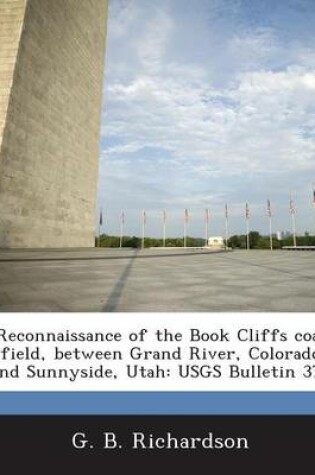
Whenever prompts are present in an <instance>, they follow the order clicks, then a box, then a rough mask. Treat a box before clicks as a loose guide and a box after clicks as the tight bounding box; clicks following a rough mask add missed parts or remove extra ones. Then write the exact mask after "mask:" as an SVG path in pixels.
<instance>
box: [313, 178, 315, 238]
mask: <svg viewBox="0 0 315 475" xmlns="http://www.w3.org/2000/svg"><path fill="white" fill-rule="evenodd" d="M313 208H314V230H313V236H315V182H313Z"/></svg>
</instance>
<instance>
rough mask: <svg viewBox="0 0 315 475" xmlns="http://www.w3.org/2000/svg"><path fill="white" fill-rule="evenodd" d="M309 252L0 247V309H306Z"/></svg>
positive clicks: (311, 295)
mask: <svg viewBox="0 0 315 475" xmlns="http://www.w3.org/2000/svg"><path fill="white" fill-rule="evenodd" d="M314 264H315V252H307V251H298V252H294V251H273V252H271V251H254V250H250V251H231V252H209V251H205V250H197V249H196V250H195V249H187V250H183V249H182V250H180V249H178V250H175V249H174V250H161V249H160V250H157V249H152V250H144V251H141V250H131V249H122V250H120V249H82V250H42V251H35V250H34V251H32V250H30V251H22V250H8V251H6V250H2V251H0V311H1V312H40V311H41V312H46V311H47V312H48V311H52V312H188V311H189V312H194V311H195V312H230V311H232V312H234V311H237V312H247V311H250V312H261V311H267V312H272V311H275V312H304V311H305V312H306V311H309V312H314V311H315V285H314V284H315V265H314Z"/></svg>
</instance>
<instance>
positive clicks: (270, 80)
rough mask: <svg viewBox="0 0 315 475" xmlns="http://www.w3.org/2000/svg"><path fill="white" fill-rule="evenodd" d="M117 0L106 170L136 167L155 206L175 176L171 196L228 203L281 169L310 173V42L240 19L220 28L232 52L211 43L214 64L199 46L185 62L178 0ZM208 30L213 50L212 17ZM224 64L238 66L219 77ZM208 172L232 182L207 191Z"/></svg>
mask: <svg viewBox="0 0 315 475" xmlns="http://www.w3.org/2000/svg"><path fill="white" fill-rule="evenodd" d="M115 3H116V6H115V8H117V12H116V17H115V18H114V20H113V24H112V27H111V28H112V33H111V28H109V35H110V38H109V50H110V47H111V44H112V49H111V51H112V56H111V55H110V53H109V58H108V79H107V89H106V94H105V112H104V116H103V126H102V136H103V139H104V141H105V144H106V142H108V145H107V146H105V148H104V150H103V155H104V156H105V157H106V159H105V160H104V174H106V173H108V174H111V175H110V176H111V179H113V180H114V181H115V180H118V181H119V180H120V182H119V183H120V186H121V183H122V181H123V180H127V177H128V174H129V175H130V174H132V173H133V170H135V171H136V173H137V174H138V175H137V177H134V176H133V177H132V179H130V180H129V181H128V185H127V188H128V190H129V193H130V190H131V186H134V187H136V186H137V184H136V183H137V182H138V183H140V184H141V186H142V187H143V188H144V189H145V192H144V193H143V194H142V199H144V198H143V197H144V195H145V193H147V199H148V200H151V202H152V206H153V202H154V199H155V200H158V199H160V198H159V197H160V196H161V191H162V192H164V191H165V190H166V189H168V188H169V186H170V183H169V180H170V179H171V178H170V177H172V179H173V196H172V195H167V196H168V199H169V203H170V204H172V205H175V204H178V205H180V203H182V204H183V205H184V204H186V203H187V200H190V202H191V203H192V204H194V205H196V206H197V205H198V203H200V205H201V206H203V205H204V203H205V202H206V201H207V200H210V199H211V200H212V202H214V203H216V204H217V205H218V206H219V201H220V199H222V201H224V200H225V196H224V195H225V193H228V192H229V191H230V190H232V189H233V193H234V194H235V195H237V194H238V198H239V197H240V196H243V195H244V194H245V193H249V194H250V193H253V194H254V193H255V192H257V193H258V190H259V189H260V188H263V186H262V184H263V183H264V182H265V186H267V183H269V185H268V186H271V185H272V184H273V183H274V180H276V179H277V177H281V176H282V179H283V185H285V184H286V183H287V182H288V181H289V179H290V177H292V179H293V177H294V176H295V175H299V174H301V173H304V172H305V175H304V177H305V180H307V179H308V177H307V173H308V174H309V173H311V172H314V152H315V130H314V127H315V119H314V117H315V114H314V112H315V107H314V104H313V103H314V100H313V98H314V90H315V59H314V54H313V53H312V51H310V50H309V48H308V47H304V46H303V44H302V45H301V44H298V43H297V41H296V40H295V39H294V40H292V42H291V45H290V47H289V46H288V45H284V44H283V42H282V39H281V38H280V37H279V36H278V34H277V32H276V31H275V30H274V29H273V28H272V27H268V26H267V27H266V26H263V27H262V26H260V25H257V26H256V25H250V26H248V25H245V26H242V27H240V25H238V26H239V27H238V28H233V30H232V32H231V34H229V32H228V30H224V28H225V26H224V25H223V27H222V28H223V31H217V32H211V35H210V36H211V38H213V37H214V36H215V34H217V36H218V37H222V36H223V33H224V32H225V33H226V36H227V37H226V39H225V42H224V44H223V45H222V54H221V55H220V51H217V49H216V48H215V47H213V46H212V45H211V44H207V45H206V47H207V48H208V51H209V62H211V61H212V68H211V69H210V70H208V63H207V62H198V61H195V59H194V58H192V57H191V56H190V54H191V52H189V54H188V53H187V58H186V60H185V54H184V52H183V51H178V55H177V54H176V51H174V50H173V49H172V44H174V43H176V42H177V44H180V38H181V36H180V35H183V28H182V25H178V24H177V23H178V22H177V21H176V18H174V17H173V16H172V14H171V13H170V10H169V2H168V1H166V0H164V1H162V2H159V3H156V2H153V6H152V8H150V7H149V6H148V4H146V6H145V8H143V9H142V8H140V6H141V7H142V6H143V5H144V3H143V2H140V4H139V3H137V2H133V1H126V2H122V4H120V2H115ZM215 3H216V5H217V8H219V5H221V6H222V3H221V2H220V1H219V0H216V2H215ZM119 4H120V10H119V9H118V5H119ZM230 4H231V8H232V7H233V8H232V10H231V11H230V15H231V16H232V17H233V15H236V14H237V15H239V14H240V9H241V6H242V2H240V1H237V2H235V1H230V2H229V5H230ZM214 6H215V5H214ZM215 12H216V9H215V8H214V7H213V10H212V15H215ZM231 12H232V13H231ZM197 18H198V17H197ZM196 21H197V20H196ZM198 21H199V20H198ZM200 21H201V20H200ZM184 24H185V23H184ZM216 28H218V26H216ZM201 30H202V37H200V38H199V40H198V24H195V25H194V31H193V33H192V32H191V31H190V32H189V35H192V34H195V35H196V39H195V41H196V42H197V43H198V41H199V45H200V48H204V47H205V45H204V44H202V43H201V41H204V42H206V41H207V38H206V37H205V36H204V35H205V33H204V25H203V27H202V28H201ZM209 34H210V33H209ZM208 40H209V39H208ZM123 45H125V46H126V47H125V49H124V50H122V47H123ZM120 52H121V54H120ZM196 54H198V51H196ZM179 58H181V60H180V61H179ZM312 59H313V60H312ZM277 61H278V62H279V64H280V66H281V67H280V68H277V67H276V66H277ZM283 63H285V64H286V66H285V67H283ZM287 63H288V64H287ZM216 68H217V69H220V68H221V69H222V70H223V71H228V77H229V80H223V81H221V82H220V81H218V80H217V78H218V77H220V75H216V74H215V73H214V72H213V71H215V69H216ZM111 140H114V144H112V143H111ZM152 149H154V150H156V151H158V152H156V153H155V154H153V152H152ZM151 156H152V158H151ZM141 161H142V162H141ZM143 161H144V162H145V163H146V166H145V167H143V166H140V164H141V163H142V164H143V163H144V162H143ZM106 167H107V168H106ZM106 169H107V170H108V172H106ZM176 172H177V175H176ZM249 174H250V176H251V179H252V182H253V189H247V190H245V191H244V183H243V177H244V176H248V175H249ZM108 176H109V175H108ZM237 177H239V179H238V181H237V182H236V181H235V180H236V178H237ZM262 177H265V178H262ZM205 180H207V182H208V183H209V187H214V188H216V187H218V186H219V185H218V181H219V180H222V181H221V183H222V184H221V189H216V190H215V191H214V192H213V193H211V194H209V193H206V192H205V191H204V186H205V183H206V181H205ZM229 180H234V181H233V186H232V185H231V184H230V182H229ZM118 181H117V183H118ZM254 183H256V185H255V184H254ZM301 183H302V181H301ZM145 184H147V185H148V186H147V188H146V187H145ZM200 187H201V189H202V190H201V191H200ZM176 188H178V189H180V191H179V190H178V191H177V190H176ZM150 190H151V191H150ZM183 190H184V193H183ZM138 191H139V190H137V192H138ZM162 194H163V193H162ZM228 198H230V197H228ZM235 198H236V196H235ZM253 199H256V197H255V198H253ZM256 205H257V204H255V203H254V206H256ZM135 206H136V200H135Z"/></svg>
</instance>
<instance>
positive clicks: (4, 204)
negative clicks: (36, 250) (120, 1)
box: [0, 0, 108, 248]
mask: <svg viewBox="0 0 315 475" xmlns="http://www.w3.org/2000/svg"><path fill="white" fill-rule="evenodd" d="M107 8H108V0H0V248H30V247H42V248H45V247H91V246H94V227H95V207H96V195H97V182H98V166H99V165H98V158H99V128H100V116H101V103H102V83H103V67H104V65H103V63H104V55H105V41H106V23H107Z"/></svg>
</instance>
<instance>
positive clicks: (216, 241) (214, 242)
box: [208, 236, 225, 248]
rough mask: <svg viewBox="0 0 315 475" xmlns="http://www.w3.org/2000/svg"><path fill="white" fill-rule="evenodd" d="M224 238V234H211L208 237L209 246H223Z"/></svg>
mask: <svg viewBox="0 0 315 475" xmlns="http://www.w3.org/2000/svg"><path fill="white" fill-rule="evenodd" d="M224 246H225V244H224V239H223V237H222V236H210V237H209V239H208V247H215V248H222V247H224Z"/></svg>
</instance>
